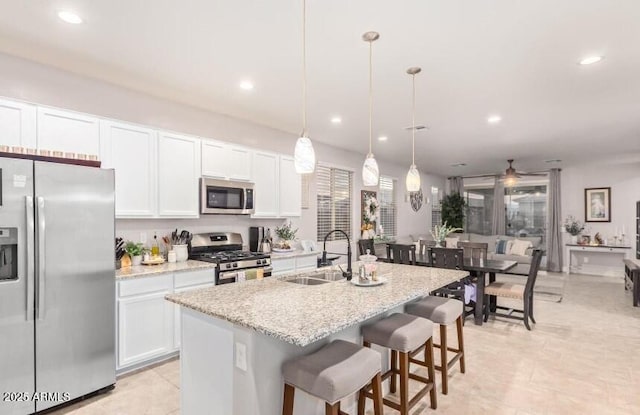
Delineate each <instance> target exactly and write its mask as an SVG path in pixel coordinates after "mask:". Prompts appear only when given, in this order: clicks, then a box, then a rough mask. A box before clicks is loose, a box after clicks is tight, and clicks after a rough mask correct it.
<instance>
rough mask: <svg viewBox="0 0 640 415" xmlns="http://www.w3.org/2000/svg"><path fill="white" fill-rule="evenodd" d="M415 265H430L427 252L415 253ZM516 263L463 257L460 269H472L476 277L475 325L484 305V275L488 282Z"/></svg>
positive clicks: (480, 317) (481, 317)
mask: <svg viewBox="0 0 640 415" xmlns="http://www.w3.org/2000/svg"><path fill="white" fill-rule="evenodd" d="M416 265H418V266H431V261H430V260H429V255H428V254H419V253H417V254H416ZM516 265H518V262H517V261H504V260H500V259H483V258H465V259H464V262H463V265H462V269H463V270H464V271H473V272H475V276H476V277H477V285H476V305H475V308H474V320H475V323H476V325H478V326H482V322H483V321H484V318H483V307H484V286H485V285H486V278H487V277H486V276H487V274H489V282H490V283H491V282H494V281H495V280H496V274H499V273H504V272H508V271H509V270H510V269H512V268H514V267H515V266H516ZM490 306H491V308H492V311H495V304H491V305H490Z"/></svg>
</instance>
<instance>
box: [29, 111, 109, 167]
mask: <svg viewBox="0 0 640 415" xmlns="http://www.w3.org/2000/svg"><path fill="white" fill-rule="evenodd" d="M37 147H38V148H39V149H46V150H58V151H63V152H72V153H78V154H95V155H97V154H99V153H100V128H99V121H98V118H97V117H92V116H89V115H86V114H80V113H77V112H72V111H64V110H59V109H54V108H47V107H40V106H39V107H38V140H37Z"/></svg>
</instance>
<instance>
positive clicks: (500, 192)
mask: <svg viewBox="0 0 640 415" xmlns="http://www.w3.org/2000/svg"><path fill="white" fill-rule="evenodd" d="M492 213H493V214H492V219H493V220H492V225H491V226H492V232H493V234H494V235H505V234H506V232H507V231H506V229H505V222H506V215H507V212H506V211H505V208H504V183H503V182H502V180H500V176H496V184H495V185H494V186H493V212H492Z"/></svg>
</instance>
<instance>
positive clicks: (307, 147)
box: [293, 136, 316, 174]
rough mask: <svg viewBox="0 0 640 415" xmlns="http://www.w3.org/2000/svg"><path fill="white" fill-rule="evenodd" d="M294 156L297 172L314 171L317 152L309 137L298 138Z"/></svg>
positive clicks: (307, 172) (306, 172)
mask: <svg viewBox="0 0 640 415" xmlns="http://www.w3.org/2000/svg"><path fill="white" fill-rule="evenodd" d="M293 158H294V164H295V167H296V173H299V174H309V173H313V170H314V169H315V167H316V152H315V151H314V150H313V144H311V140H309V137H304V136H302V137H300V138H298V141H297V142H296V148H295V151H294V155H293Z"/></svg>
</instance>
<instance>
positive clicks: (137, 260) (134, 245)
mask: <svg viewBox="0 0 640 415" xmlns="http://www.w3.org/2000/svg"><path fill="white" fill-rule="evenodd" d="M124 250H125V252H126V253H127V254H129V257H131V265H140V264H141V263H142V254H144V251H145V249H144V245H142V243H140V242H132V241H127V243H126V244H125V246H124Z"/></svg>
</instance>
